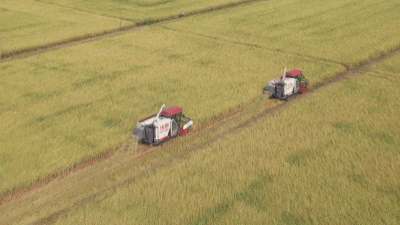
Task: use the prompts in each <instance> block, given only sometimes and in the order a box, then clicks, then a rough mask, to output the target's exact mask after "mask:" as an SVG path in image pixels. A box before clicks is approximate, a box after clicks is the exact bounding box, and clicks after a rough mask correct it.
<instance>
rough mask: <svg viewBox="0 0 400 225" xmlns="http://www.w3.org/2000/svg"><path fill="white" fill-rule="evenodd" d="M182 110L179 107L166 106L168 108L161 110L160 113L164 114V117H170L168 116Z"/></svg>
mask: <svg viewBox="0 0 400 225" xmlns="http://www.w3.org/2000/svg"><path fill="white" fill-rule="evenodd" d="M182 111H183V109H181V108H179V107H171V108H168V109H166V110H164V111H162V112H161V115H162V116H166V117H170V116H173V115H175V114H178V113H180V112H182Z"/></svg>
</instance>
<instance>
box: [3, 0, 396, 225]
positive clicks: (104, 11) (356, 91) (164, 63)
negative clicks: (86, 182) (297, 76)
mask: <svg viewBox="0 0 400 225" xmlns="http://www.w3.org/2000/svg"><path fill="white" fill-rule="evenodd" d="M23 1H24V3H25V0H23ZM3 2H4V3H3ZM239 2H244V1H235V0H216V1H215V2H214V1H211V2H210V1H207V2H206V1H180V0H175V1H156V0H154V1H140V0H137V1H134V0H131V1H78V0H61V1H51V0H40V1H26V4H18V3H14V2H12V1H8V0H5V1H2V5H1V6H0V33H1V37H2V40H3V46H4V47H5V46H8V47H5V48H4V49H5V52H6V54H8V53H10V52H18V51H26V50H27V49H32V48H37V47H38V46H50V45H53V44H55V43H58V42H59V41H60V40H61V41H65V40H72V39H74V38H77V37H80V36H82V37H85V36H87V35H89V36H90V35H95V34H98V33H99V32H100V33H101V32H109V31H111V30H113V29H119V27H120V22H121V21H122V20H121V19H123V20H126V21H122V25H121V26H131V25H133V24H134V23H145V22H146V21H147V22H148V21H150V22H156V21H160V20H164V19H168V18H174V17H178V15H179V13H180V11H181V10H183V9H181V8H182V7H183V6H185V7H184V11H185V12H186V14H187V15H191V14H192V15H194V14H196V13H198V12H205V11H207V10H210V9H211V10H212V7H215V8H218V7H222V6H224V5H225V6H226V5H227V4H232V5H234V4H238V3H239ZM206 3H207V4H206ZM210 3H211V4H212V5H211V6H210V5H209V4H210ZM214 4H215V5H214ZM399 7H400V4H399V3H397V2H396V1H393V0H388V1H384V2H376V1H372V0H366V1H356V0H353V1H344V0H339V1H325V2H320V1H316V0H308V1H300V0H297V1H289V0H283V1H277V0H271V1H259V2H254V3H252V4H243V5H240V6H237V7H232V8H227V9H223V10H219V11H217V10H216V11H214V12H212V13H207V14H201V15H197V16H191V17H187V18H185V19H181V20H176V21H171V22H168V23H162V24H154V25H152V26H144V27H141V28H139V29H135V30H132V31H130V32H126V33H124V34H121V35H118V36H114V37H107V38H103V39H99V40H96V41H91V42H86V43H80V44H76V45H73V46H69V47H64V48H61V49H58V50H54V51H45V52H42V53H40V54H37V55H33V56H30V57H26V58H23V59H17V60H12V59H11V60H9V61H3V62H0V80H1V82H0V93H2V94H1V95H0V124H1V128H2V129H0V143H1V145H0V199H1V197H4V196H6V195H7V194H10V193H12V192H14V191H16V190H21V189H23V188H26V187H29V186H30V185H32V184H34V183H35V182H37V181H38V180H46V179H48V178H50V177H51V176H52V175H53V174H56V173H60V172H63V171H67V170H68V169H69V168H71V167H73V166H74V165H77V164H80V163H82V162H85V161H87V160H89V159H92V158H93V157H96V156H101V155H102V154H104V153H107V152H109V151H110V150H113V149H116V148H118V147H119V146H121V145H124V144H126V143H128V142H129V141H130V135H131V132H132V131H133V128H134V127H135V126H136V122H137V121H138V120H140V119H141V118H143V117H145V116H148V115H150V114H153V113H155V112H156V111H157V110H158V109H159V108H160V106H161V105H162V104H166V106H167V107H170V106H180V107H182V108H183V109H184V112H185V114H186V115H187V116H189V117H190V118H192V119H193V121H194V123H195V129H196V127H200V126H203V125H206V124H207V123H208V122H210V121H212V120H214V119H220V118H222V116H223V115H224V114H227V113H230V112H232V111H234V110H237V109H238V108H240V107H244V108H245V109H246V107H247V106H248V105H249V104H250V102H253V103H252V104H253V105H252V106H251V107H254V104H255V103H259V101H261V100H265V103H264V102H263V103H260V104H261V105H262V106H261V107H255V108H254V109H255V110H254V111H252V110H250V109H249V108H247V111H244V113H243V114H238V115H237V117H234V119H237V120H236V121H235V120H234V119H231V120H228V121H227V122H225V123H224V125H223V127H215V129H211V130H212V131H210V133H208V134H199V135H198V136H190V137H188V138H183V139H182V140H180V141H179V142H175V143H173V144H171V145H168V146H165V147H164V148H163V149H162V150H163V151H162V153H161V152H160V153H159V152H157V154H154V155H151V156H150V157H147V158H145V159H142V160H138V161H135V162H133V163H137V164H134V165H133V166H132V167H134V169H133V171H135V172H137V171H140V169H142V168H147V164H146V163H150V164H153V163H157V160H159V159H160V158H162V157H165V156H167V157H169V156H171V155H176V154H181V153H182V152H184V151H186V150H187V149H188V148H191V147H192V148H196V147H193V146H196V145H197V144H200V145H202V146H206V147H203V148H200V149H199V151H198V152H195V153H194V154H192V155H191V156H190V157H189V158H185V159H184V160H180V161H178V162H177V163H173V164H172V165H171V166H167V167H166V168H163V169H160V170H157V172H155V173H153V174H149V176H146V177H143V178H141V179H138V180H137V182H136V181H135V182H134V183H131V185H129V186H128V187H122V188H116V193H115V194H113V195H111V197H108V198H106V199H104V200H102V201H99V202H93V203H91V204H89V205H87V206H86V207H84V208H81V209H78V210H77V211H76V212H75V211H74V212H73V213H71V214H67V215H65V216H64V217H61V218H60V219H59V221H58V223H68V224H71V223H90V224H93V223H107V224H108V223H114V224H115V223H130V222H132V221H135V223H138V224H142V223H143V224H145V223H146V224H154V223H168V224H171V223H172V224H176V223H194V224H199V223H200V224H204V223H224V224H225V223H226V224H228V223H229V224H231V223H287V224H290V223H296V224H297V223H322V224H324V223H340V224H348V223H374V224H375V223H389V224H396V223H399V222H400V218H399V217H398V215H397V213H396V212H398V211H399V207H400V206H399V204H398V202H399V196H400V190H399V189H398V187H399V183H398V181H399V180H400V179H399V178H400V177H399V176H398V173H397V171H398V170H399V169H400V168H399V167H400V165H399V162H400V161H399V151H398V148H397V146H398V144H399V142H400V140H399V137H398V135H397V134H398V133H400V132H399V131H400V130H399V127H400V126H399V124H398V123H399V120H398V119H397V118H399V104H397V102H398V100H397V98H398V96H399V94H400V93H399V91H398V88H397V87H398V85H399V82H400V80H399V77H400V72H399V71H400V68H399V66H398V65H399V64H400V61H399V59H400V57H398V56H395V57H391V58H388V59H386V60H385V61H384V62H382V63H380V64H377V65H373V66H372V67H371V68H368V69H367V70H364V71H362V72H360V73H359V74H357V75H356V76H355V77H353V78H351V79H348V80H345V81H343V82H342V83H340V84H336V85H332V86H329V87H327V88H325V87H324V88H321V89H320V90H318V91H316V92H314V93H312V94H310V96H307V97H305V98H300V99H298V100H296V101H294V102H293V103H289V104H287V105H285V106H284V107H282V108H280V109H279V110H276V111H274V112H272V113H268V114H265V115H264V116H263V118H262V119H261V120H260V121H258V122H257V123H252V124H249V126H245V127H244V128H242V127H240V124H241V123H244V122H246V120H247V119H248V118H251V117H252V116H254V115H256V114H257V113H260V112H262V110H263V109H265V108H268V107H267V106H266V105H271V104H274V103H271V102H272V100H266V99H264V98H265V96H262V94H261V93H262V88H263V87H264V86H265V85H266V83H267V81H269V80H271V79H273V78H275V77H278V76H280V75H281V74H282V72H283V69H284V68H285V67H286V68H288V69H289V70H291V69H301V70H303V71H304V74H305V76H306V77H307V78H308V79H309V80H310V84H311V88H315V87H320V86H323V85H324V84H326V82H327V81H329V80H331V79H333V78H335V77H337V76H340V74H343V73H344V72H346V71H347V70H348V69H349V68H355V67H357V66H359V65H362V64H364V63H367V62H368V61H369V60H371V59H373V58H375V57H377V56H380V55H383V54H386V53H387V52H389V51H391V50H393V49H398V48H399V46H400V43H399V40H398V38H397V37H398V36H399V33H400V30H399V29H397V27H399V25H400V24H399V21H400V20H399V19H400V18H399V17H400V14H398V13H396V12H397V11H398V10H399ZM153 10H154V11H153ZM3 12H4V13H3ZM125 13H126V14H125ZM4 18H6V19H7V20H8V21H9V19H10V18H18V20H16V21H15V23H12V24H9V23H5V22H4V21H6V20H4ZM118 18H120V19H118ZM83 20H86V21H90V24H91V25H90V29H88V28H87V27H86V25H85V26H81V25H83V24H82V23H81V22H79V21H83ZM48 21H50V22H48ZM131 21H133V22H131ZM60 27H63V28H60ZM64 28H65V29H64ZM39 31H40V32H42V31H45V32H44V33H45V34H46V36H47V38H43V37H44V36H43V34H39V33H40V32H39ZM23 33H28V34H29V35H17V34H23ZM7 35H8V36H7ZM10 35H11V36H13V35H14V36H13V38H10V37H11V36H10ZM14 37H15V39H14ZM10 40H12V41H10ZM10 46H11V47H10ZM388 93H390V94H388ZM254 99H256V101H254ZM279 104H281V103H279ZM237 126H239V127H237ZM234 127H236V128H235V129H234V131H232V132H230V133H229V132H228V131H229V130H230V128H234ZM218 132H219V133H228V134H226V135H221V136H220V138H218V139H215V140H213V141H210V143H209V144H207V143H208V142H207V141H208V140H210V138H212V137H213V134H219V133H218ZM124 176H126V174H118V175H115V177H113V178H112V179H111V180H107V182H106V183H112V181H113V180H118V179H123V178H124ZM97 182H99V181H97ZM149 187H150V188H149ZM85 188H88V189H90V188H89V187H85ZM94 189H96V188H94ZM82 190H85V189H82ZM92 191H93V190H92ZM78 197H79V196H78ZM82 197H83V196H82ZM44 198H47V197H46V196H45V197H44ZM62 204H65V205H68V204H70V202H68V200H66V201H65V202H63V203H62ZM62 204H61V203H60V205H62ZM60 207H61V206H60ZM5 208H7V207H2V208H1V209H5ZM20 208H23V207H20ZM54 210H56V209H54ZM16 211H17V210H16ZM52 212H53V211H51V210H49V211H48V212H47V211H45V212H37V213H39V214H40V216H42V215H45V214H46V213H47V214H48V213H52ZM34 213H36V212H34ZM30 219H31V218H30ZM0 223H1V221H0Z"/></svg>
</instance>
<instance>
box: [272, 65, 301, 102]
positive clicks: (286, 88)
mask: <svg viewBox="0 0 400 225" xmlns="http://www.w3.org/2000/svg"><path fill="white" fill-rule="evenodd" d="M307 86H308V80H307V79H305V77H304V75H303V71H301V70H292V71H290V72H286V68H285V70H284V72H283V76H282V77H278V78H276V79H274V80H271V81H269V82H268V84H267V87H265V88H264V93H267V94H271V95H272V96H273V97H275V98H279V99H282V100H289V99H290V98H291V97H293V96H294V95H295V94H299V93H300V94H301V93H303V92H306V91H307V90H308V89H307Z"/></svg>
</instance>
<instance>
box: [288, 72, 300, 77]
mask: <svg viewBox="0 0 400 225" xmlns="http://www.w3.org/2000/svg"><path fill="white" fill-rule="evenodd" d="M302 73H303V71H301V70H292V71H290V72H287V73H286V76H288V77H295V76H297V75H300V74H302Z"/></svg>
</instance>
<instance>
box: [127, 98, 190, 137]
mask: <svg viewBox="0 0 400 225" xmlns="http://www.w3.org/2000/svg"><path fill="white" fill-rule="evenodd" d="M164 107H165V105H162V107H161V109H160V111H158V113H157V114H154V115H151V116H149V117H147V118H144V119H142V120H140V121H139V122H138V123H137V126H136V129H135V130H134V131H133V134H132V137H134V138H136V139H138V140H139V141H143V142H145V143H148V144H152V145H159V144H161V143H163V142H164V141H167V140H169V139H172V138H176V137H177V136H179V135H181V136H183V135H186V134H187V133H188V132H189V129H190V127H191V126H192V125H193V121H192V120H191V119H190V118H188V117H185V115H184V114H183V113H182V112H183V110H182V109H181V108H179V107H171V108H168V109H166V110H164Z"/></svg>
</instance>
